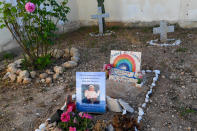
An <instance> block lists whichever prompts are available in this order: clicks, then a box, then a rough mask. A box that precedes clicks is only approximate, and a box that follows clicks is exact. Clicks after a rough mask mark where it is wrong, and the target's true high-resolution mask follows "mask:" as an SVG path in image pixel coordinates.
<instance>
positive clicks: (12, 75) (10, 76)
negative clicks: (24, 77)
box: [9, 73, 16, 82]
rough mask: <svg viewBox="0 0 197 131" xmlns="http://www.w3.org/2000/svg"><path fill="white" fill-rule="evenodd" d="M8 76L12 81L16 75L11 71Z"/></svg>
mask: <svg viewBox="0 0 197 131" xmlns="http://www.w3.org/2000/svg"><path fill="white" fill-rule="evenodd" d="M9 78H10V80H11V82H14V81H15V80H16V75H15V74H13V73H11V74H10V75H9Z"/></svg>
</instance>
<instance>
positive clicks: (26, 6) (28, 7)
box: [25, 2, 36, 13]
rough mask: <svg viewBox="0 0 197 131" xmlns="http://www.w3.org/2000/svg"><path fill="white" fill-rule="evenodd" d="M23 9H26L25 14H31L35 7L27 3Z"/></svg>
mask: <svg viewBox="0 0 197 131" xmlns="http://www.w3.org/2000/svg"><path fill="white" fill-rule="evenodd" d="M25 9H26V11H27V12H30V13H32V12H34V11H35V9H36V6H35V4H34V3H31V2H28V3H26V5H25Z"/></svg>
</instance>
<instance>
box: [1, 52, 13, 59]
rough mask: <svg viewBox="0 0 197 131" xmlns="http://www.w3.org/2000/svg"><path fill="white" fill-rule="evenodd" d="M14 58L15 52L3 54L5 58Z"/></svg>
mask: <svg viewBox="0 0 197 131" xmlns="http://www.w3.org/2000/svg"><path fill="white" fill-rule="evenodd" d="M13 58H14V54H13V53H5V54H3V59H4V60H11V59H13Z"/></svg>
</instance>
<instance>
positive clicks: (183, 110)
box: [180, 107, 197, 116]
mask: <svg viewBox="0 0 197 131" xmlns="http://www.w3.org/2000/svg"><path fill="white" fill-rule="evenodd" d="M193 113H195V114H196V113H197V111H196V110H194V109H190V108H189V109H188V108H184V107H181V109H180V114H181V116H186V115H188V114H193Z"/></svg>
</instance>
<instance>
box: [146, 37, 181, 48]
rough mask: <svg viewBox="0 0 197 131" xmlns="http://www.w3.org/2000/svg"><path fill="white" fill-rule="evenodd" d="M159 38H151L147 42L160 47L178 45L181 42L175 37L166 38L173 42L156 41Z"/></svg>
mask: <svg viewBox="0 0 197 131" xmlns="http://www.w3.org/2000/svg"><path fill="white" fill-rule="evenodd" d="M158 41H159V40H158V39H156V40H151V41H148V42H147V43H148V44H149V45H152V46H161V47H163V46H165V47H166V46H178V45H180V44H181V40H180V39H178V40H175V39H168V40H167V41H175V42H174V43H173V44H167V43H163V44H162V43H157V42H158Z"/></svg>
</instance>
